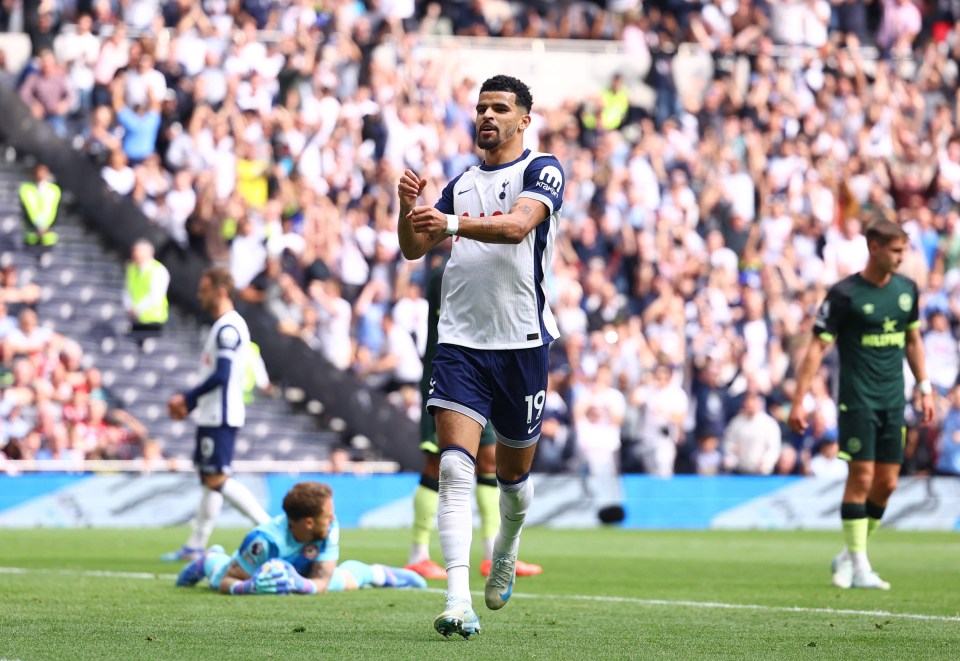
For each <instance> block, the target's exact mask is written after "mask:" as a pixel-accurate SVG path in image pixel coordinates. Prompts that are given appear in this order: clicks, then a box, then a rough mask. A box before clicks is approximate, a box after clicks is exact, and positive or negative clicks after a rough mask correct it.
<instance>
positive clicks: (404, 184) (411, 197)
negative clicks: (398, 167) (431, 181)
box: [397, 170, 427, 209]
mask: <svg viewBox="0 0 960 661" xmlns="http://www.w3.org/2000/svg"><path fill="white" fill-rule="evenodd" d="M426 185H427V180H426V179H421V178H420V177H419V176H418V175H417V173H416V172H414V171H413V170H405V171H404V173H403V176H402V177H400V183H399V184H398V185H397V194H398V195H399V196H400V205H401V206H403V207H406V208H407V209H412V208H413V207H414V206H415V205H416V204H417V197H419V195H420V193H422V192H423V188H424V186H426Z"/></svg>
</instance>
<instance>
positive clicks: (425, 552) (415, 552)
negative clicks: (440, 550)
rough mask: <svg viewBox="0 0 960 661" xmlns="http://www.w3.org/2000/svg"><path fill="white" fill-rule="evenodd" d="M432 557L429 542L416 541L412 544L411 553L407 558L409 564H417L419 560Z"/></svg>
mask: <svg viewBox="0 0 960 661" xmlns="http://www.w3.org/2000/svg"><path fill="white" fill-rule="evenodd" d="M429 559H430V547H429V546H428V545H427V544H417V543H416V542H414V543H413V544H411V545H410V555H409V556H408V558H407V564H408V565H415V564H417V563H418V562H422V561H424V560H429Z"/></svg>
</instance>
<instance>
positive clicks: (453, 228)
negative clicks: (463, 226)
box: [444, 213, 460, 236]
mask: <svg viewBox="0 0 960 661" xmlns="http://www.w3.org/2000/svg"><path fill="white" fill-rule="evenodd" d="M459 231H460V217H459V216H457V215H456V214H452V213H448V214H447V229H445V230H444V232H446V233H447V234H449V235H450V236H456V234H457V232H459Z"/></svg>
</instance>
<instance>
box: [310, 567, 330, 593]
mask: <svg viewBox="0 0 960 661" xmlns="http://www.w3.org/2000/svg"><path fill="white" fill-rule="evenodd" d="M336 568H337V561H336V560H325V561H323V562H314V563H313V564H312V565H310V571H308V572H307V578H309V579H310V580H311V581H313V582H314V583H315V584H316V586H317V592H326V591H327V586H328V585H330V579H331V578H332V577H333V572H334V571H335V570H336Z"/></svg>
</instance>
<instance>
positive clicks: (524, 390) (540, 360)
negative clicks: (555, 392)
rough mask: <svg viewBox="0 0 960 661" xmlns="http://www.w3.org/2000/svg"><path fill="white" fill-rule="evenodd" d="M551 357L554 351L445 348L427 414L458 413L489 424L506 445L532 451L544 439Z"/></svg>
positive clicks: (436, 368) (433, 380) (441, 349)
mask: <svg viewBox="0 0 960 661" xmlns="http://www.w3.org/2000/svg"><path fill="white" fill-rule="evenodd" d="M548 351H549V345H543V346H539V347H530V348H527V349H502V350H499V349H498V350H489V349H468V348H466V347H461V346H456V345H453V344H441V345H439V346H438V347H437V355H436V356H435V357H434V359H433V373H432V375H431V379H430V387H429V388H428V390H427V411H429V412H430V413H433V412H434V409H437V408H442V409H450V410H453V411H458V412H460V413H462V414H464V415H466V416H469V417H471V418H473V419H474V420H476V421H477V424H479V425H480V426H481V427H483V426H485V425H486V424H487V420H489V421H490V422H492V423H493V428H494V430H495V431H496V433H497V438H498V439H500V441H501V442H502V443H503V444H504V445H508V446H510V447H512V448H526V447H529V446H531V445H533V444H534V443H536V442H537V441H538V440H539V439H540V423H542V422H543V406H544V404H545V403H546V399H547V370H548V366H549V361H548V357H547V354H548Z"/></svg>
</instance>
